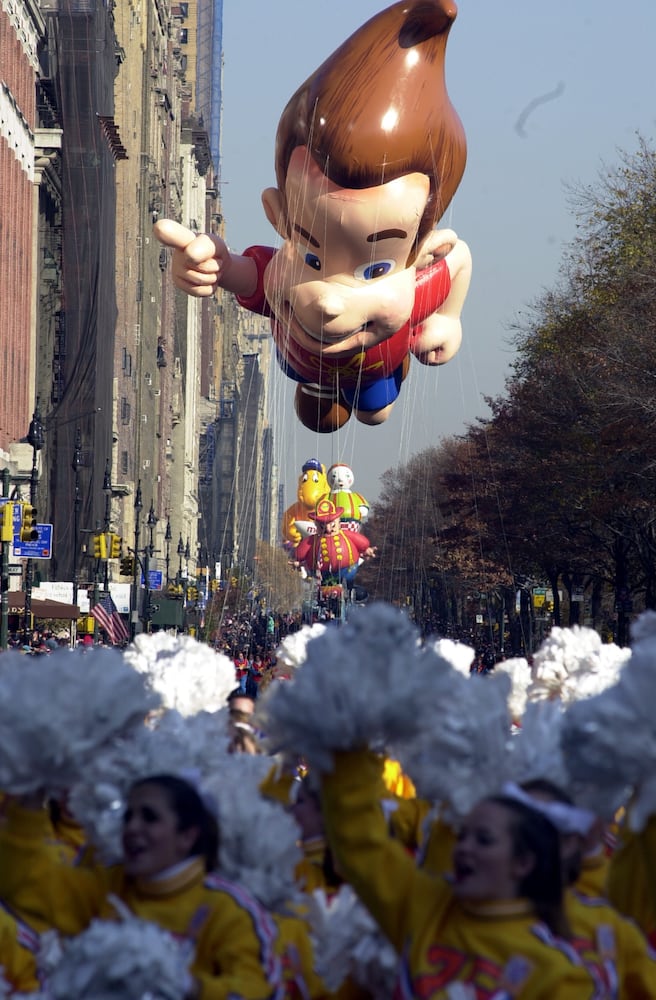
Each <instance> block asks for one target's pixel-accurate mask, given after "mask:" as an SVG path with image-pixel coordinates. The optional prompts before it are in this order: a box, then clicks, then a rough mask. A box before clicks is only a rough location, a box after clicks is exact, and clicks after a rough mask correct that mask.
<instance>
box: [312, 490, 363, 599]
mask: <svg viewBox="0 0 656 1000" xmlns="http://www.w3.org/2000/svg"><path fill="white" fill-rule="evenodd" d="M343 513H344V510H343V508H342V507H336V506H335V504H334V503H333V502H332V500H330V499H329V498H328V497H324V498H323V499H322V500H319V502H318V504H317V506H316V510H315V511H314V513H312V514H310V517H311V518H312V520H313V521H315V523H316V525H317V533H316V535H308V536H307V537H306V538H304V539H303V540H302V541H301V543H300V544H299V545H298V546H297V547H296V550H295V552H294V557H295V560H296V563H297V565H299V566H301V567H304V568H305V569H306V570H307V571H308V572H309V573H312V574H315V575H316V576H317V577H318V578H319V579H320V581H321V592H322V596H326V597H334V596H336V593H337V590H336V588H346V590H347V591H348V592H350V591H351V590H352V589H353V583H354V580H355V575H356V573H357V571H358V567H359V565H360V563H361V562H362V560H364V559H368V558H373V556H375V555H376V549H375V547H374V546H372V545H371V544H370V542H369V539H368V538H367V537H366V536H365V535H362V534H361V533H360V532H359V531H347V530H345V529H343V528H342V527H341V523H340V518H341V516H342V514H343Z"/></svg>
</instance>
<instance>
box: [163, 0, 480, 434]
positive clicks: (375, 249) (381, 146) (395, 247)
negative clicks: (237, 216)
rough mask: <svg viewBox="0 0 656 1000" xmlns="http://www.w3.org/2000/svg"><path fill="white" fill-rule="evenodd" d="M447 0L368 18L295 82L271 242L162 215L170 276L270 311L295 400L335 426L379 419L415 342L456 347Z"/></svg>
mask: <svg viewBox="0 0 656 1000" xmlns="http://www.w3.org/2000/svg"><path fill="white" fill-rule="evenodd" d="M456 13H457V7H456V4H455V3H454V2H453V0H402V2H400V3H395V4H393V5H392V6H391V7H388V8H387V9H386V10H383V11H381V12H380V13H379V14H377V15H375V16H374V17H372V18H371V19H370V20H369V21H367V23H366V24H364V25H363V26H362V27H361V28H359V29H358V30H357V31H356V32H355V33H354V34H353V35H351V37H350V38H348V39H347V40H346V42H344V43H343V44H342V45H341V46H340V47H339V48H338V49H336V51H335V52H334V53H333V54H332V55H331V56H329V57H328V58H327V59H326V61H325V62H324V63H322V64H321V66H320V67H319V68H318V69H317V70H315V72H314V73H313V74H312V75H311V76H310V77H309V78H308V79H307V80H306V81H305V83H303V84H302V85H301V86H300V87H299V89H298V90H297V91H296V93H295V94H294V95H293V96H292V98H291V99H290V101H289V102H288V104H287V106H286V108H285V109H284V111H283V113H282V116H281V118H280V121H279V123H278V130H277V135H276V149H275V171H276V180H277V187H275V188H267V189H266V190H265V191H264V193H263V195H262V202H263V205H264V211H265V214H266V216H267V218H268V220H269V222H270V223H271V224H272V225H273V226H274V228H275V229H276V231H277V233H278V234H279V236H280V239H281V240H282V243H281V245H280V247H279V249H274V248H272V247H265V246H253V247H249V248H248V249H247V250H246V251H245V252H244V253H243V254H236V253H232V252H231V251H230V249H229V248H228V246H227V244H226V243H225V242H224V240H223V239H221V237H219V236H218V235H215V234H201V235H196V234H195V233H193V232H192V231H190V230H189V229H186V228H185V227H184V226H181V225H180V224H179V223H177V222H175V221H173V220H170V219H162V220H160V221H159V222H157V223H156V225H155V229H154V231H155V235H156V236H157V238H158V239H159V240H160V241H161V242H162V243H163V244H164V245H165V246H168V247H171V248H173V263H172V274H173V280H174V282H175V284H176V285H177V286H178V287H179V288H181V289H183V290H184V291H185V292H187V293H188V294H189V295H194V296H208V295H211V294H212V293H213V292H214V291H215V290H216V289H217V288H223V289H226V290H227V291H229V292H232V293H233V294H234V295H235V296H236V298H237V301H238V302H239V303H240V305H242V306H244V307H245V308H247V309H250V310H251V311H253V312H257V313H261V314H263V315H268V316H270V318H271V330H272V334H273V339H274V341H275V344H276V350H277V357H278V361H279V363H280V365H281V367H282V369H283V371H284V372H285V373H286V374H287V375H288V376H289V378H291V379H293V380H295V381H296V382H298V383H299V384H298V386H297V388H296V396H295V406H296V412H297V414H298V416H299V419H300V420H301V422H302V423H303V424H304V425H305V426H306V427H309V428H310V429H311V430H315V431H319V432H323V433H330V432H331V431H334V430H337V429H338V428H339V427H341V426H342V425H343V424H344V423H345V422H346V421H347V420H348V419H349V417H350V416H351V413H353V414H354V415H355V417H356V418H357V419H358V420H359V421H361V422H362V423H365V424H369V425H375V424H380V423H382V422H383V421H385V420H386V419H387V417H388V416H389V413H390V411H391V409H392V406H393V404H394V402H395V400H396V399H397V397H398V395H399V391H400V388H401V383H402V381H403V379H404V378H405V377H406V375H407V373H408V369H409V366H410V355H414V356H415V357H416V358H417V359H418V360H419V361H420V362H421V363H422V364H426V365H441V364H444V363H445V362H446V361H449V360H450V359H451V358H452V357H453V355H454V354H455V353H456V351H457V350H458V348H459V347H460V341H461V336H462V332H461V324H460V314H461V311H462V307H463V304H464V301H465V297H466V295H467V290H468V288H469V281H470V277H471V256H470V253H469V249H468V247H467V245H466V244H465V243H463V242H462V240H460V239H458V237H457V236H456V234H455V232H453V230H451V229H441V230H438V229H436V228H435V227H436V225H437V223H438V221H439V220H440V219H441V217H442V216H443V214H444V212H445V211H446V209H447V207H448V205H449V203H450V202H451V199H452V197H453V195H454V194H455V191H456V189H457V187H458V185H459V183H460V179H461V177H462V174H463V171H464V166H465V159H466V142H465V134H464V130H463V127H462V124H461V122H460V119H459V117H458V115H457V113H456V111H455V109H454V108H453V106H452V105H451V102H450V100H449V97H448V94H447V90H446V84H445V76H444V60H445V51H446V42H447V37H448V34H449V30H450V28H451V25H452V23H453V21H454V20H455V17H456Z"/></svg>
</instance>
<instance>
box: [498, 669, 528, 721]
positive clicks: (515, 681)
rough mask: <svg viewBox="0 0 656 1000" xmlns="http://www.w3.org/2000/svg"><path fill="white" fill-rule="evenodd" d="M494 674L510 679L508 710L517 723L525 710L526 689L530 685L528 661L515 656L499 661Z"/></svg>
mask: <svg viewBox="0 0 656 1000" xmlns="http://www.w3.org/2000/svg"><path fill="white" fill-rule="evenodd" d="M494 670H495V673H497V674H498V673H504V674H508V676H509V677H510V692H509V694H508V709H509V711H510V714H511V716H512V719H513V721H514V722H519V721H520V720H521V718H522V716H523V714H524V711H525V709H526V700H527V697H528V688H529V685H530V683H531V668H530V667H529V665H528V660H526V659H524V657H523V656H517V657H514V658H512V659H509V660H501V661H500V662H499V663H497V664H496V666H495V668H494Z"/></svg>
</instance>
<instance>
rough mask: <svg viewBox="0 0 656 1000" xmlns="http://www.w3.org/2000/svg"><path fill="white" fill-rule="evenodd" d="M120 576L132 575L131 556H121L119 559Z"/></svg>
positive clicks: (132, 561) (132, 563)
mask: <svg viewBox="0 0 656 1000" xmlns="http://www.w3.org/2000/svg"><path fill="white" fill-rule="evenodd" d="M121 576H134V559H133V558H132V556H123V558H122V559H121Z"/></svg>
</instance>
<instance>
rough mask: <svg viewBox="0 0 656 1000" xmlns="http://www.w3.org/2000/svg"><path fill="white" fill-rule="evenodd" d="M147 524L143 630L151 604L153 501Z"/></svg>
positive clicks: (155, 525)
mask: <svg viewBox="0 0 656 1000" xmlns="http://www.w3.org/2000/svg"><path fill="white" fill-rule="evenodd" d="M146 524H147V526H148V531H149V533H150V538H149V541H148V544H147V545H146V546H144V613H143V621H144V631H145V632H150V617H151V612H152V609H151V606H150V560H151V559H152V557H153V553H154V552H155V545H154V542H153V534H154V531H155V528H156V527H157V518H156V516H155V509H154V507H153V501H152V500H151V501H150V510H149V511H148V518H147V520H146Z"/></svg>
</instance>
